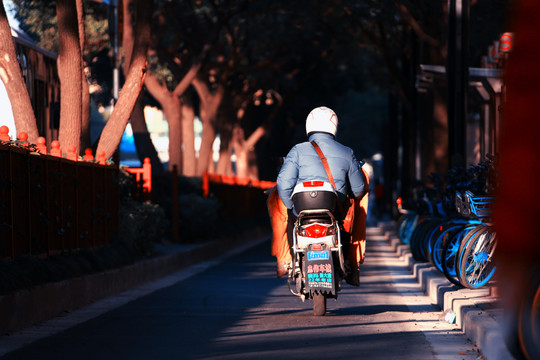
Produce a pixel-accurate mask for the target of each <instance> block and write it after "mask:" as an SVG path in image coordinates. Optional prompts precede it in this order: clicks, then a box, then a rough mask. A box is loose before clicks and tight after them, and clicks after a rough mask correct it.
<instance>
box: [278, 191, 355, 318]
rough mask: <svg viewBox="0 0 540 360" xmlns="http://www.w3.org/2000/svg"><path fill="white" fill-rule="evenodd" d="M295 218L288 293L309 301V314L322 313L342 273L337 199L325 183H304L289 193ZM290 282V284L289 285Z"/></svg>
mask: <svg viewBox="0 0 540 360" xmlns="http://www.w3.org/2000/svg"><path fill="white" fill-rule="evenodd" d="M292 201H293V204H294V208H295V210H296V212H297V213H298V217H297V218H296V221H295V223H294V228H293V237H292V238H293V241H292V253H293V261H292V266H291V268H290V269H289V278H288V285H289V290H290V292H291V293H292V294H293V295H295V296H298V297H299V298H300V299H301V300H302V301H305V300H306V299H311V300H312V301H313V314H314V315H315V316H323V315H325V313H326V299H327V298H334V299H337V293H338V291H340V284H341V281H342V280H343V277H344V274H345V273H346V271H345V265H344V257H343V248H342V244H341V233H340V227H339V223H338V221H337V220H336V218H335V216H334V211H335V209H336V204H337V201H338V197H337V194H336V192H335V191H334V189H333V187H332V185H331V184H330V183H329V182H326V181H308V182H303V183H300V184H298V185H296V187H295V188H294V190H293V195H292ZM293 282H294V284H293Z"/></svg>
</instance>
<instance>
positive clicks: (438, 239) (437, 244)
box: [429, 220, 476, 272]
mask: <svg viewBox="0 0 540 360" xmlns="http://www.w3.org/2000/svg"><path fill="white" fill-rule="evenodd" d="M474 226H476V225H473V224H470V223H468V221H467V220H463V221H457V222H449V223H447V224H442V225H441V228H440V231H439V232H438V233H437V234H435V236H434V237H433V238H432V239H431V242H430V244H429V247H430V250H429V256H430V261H431V263H432V264H433V265H434V266H435V267H436V268H437V270H439V271H440V272H444V271H443V268H442V259H443V255H442V253H443V250H444V245H445V244H446V242H448V241H449V240H450V238H452V237H453V236H459V237H460V239H459V242H460V243H461V239H462V238H463V237H464V236H465V235H466V234H467V232H468V231H469V230H470V229H471V228H472V227H474Z"/></svg>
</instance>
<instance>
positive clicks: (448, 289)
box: [378, 222, 514, 360]
mask: <svg viewBox="0 0 540 360" xmlns="http://www.w3.org/2000/svg"><path fill="white" fill-rule="evenodd" d="M378 227H379V228H380V229H382V232H383V234H384V235H385V236H387V237H388V239H389V241H390V243H391V245H392V247H393V248H394V251H395V253H396V255H397V256H398V257H400V258H401V259H403V260H404V261H405V263H406V264H407V265H408V268H409V269H410V270H411V272H412V274H413V275H414V277H415V279H416V280H417V282H418V284H419V285H420V286H421V288H422V290H423V291H424V294H425V295H426V296H428V297H429V298H430V299H431V301H432V303H433V304H436V305H438V306H439V308H441V310H442V311H447V310H448V311H452V312H453V313H454V314H455V324H456V325H457V326H458V327H459V328H460V329H461V330H462V331H463V332H464V333H465V334H466V335H467V336H468V337H469V338H470V339H471V341H472V342H473V343H475V344H476V346H477V347H478V348H479V349H480V351H481V352H482V355H484V357H485V359H488V360H507V359H514V357H513V356H512V355H511V354H510V351H509V350H508V348H507V347H506V344H505V340H504V335H503V334H504V330H503V327H502V323H501V319H500V318H501V314H502V312H503V310H502V308H501V307H500V306H499V298H498V297H496V296H495V295H494V294H493V291H492V290H493V289H492V288H480V289H466V288H460V287H458V286H455V285H453V284H452V283H450V281H448V279H446V277H445V276H444V275H443V274H441V273H440V272H439V271H438V270H437V269H436V268H435V267H434V266H433V265H431V264H430V263H420V262H417V261H415V260H414V259H413V257H412V254H411V251H410V248H409V246H408V245H406V244H403V243H402V242H401V240H400V239H399V238H398V236H397V232H396V225H395V223H393V222H380V223H379V224H378ZM497 318H499V319H497Z"/></svg>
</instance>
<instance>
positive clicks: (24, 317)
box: [0, 229, 266, 335]
mask: <svg viewBox="0 0 540 360" xmlns="http://www.w3.org/2000/svg"><path fill="white" fill-rule="evenodd" d="M263 234H266V231H265V230H263V229H255V230H253V231H251V232H249V235H246V234H242V236H241V237H238V238H234V239H220V240H214V241H211V242H207V243H202V244H197V245H194V246H192V247H189V248H186V247H183V248H178V249H176V250H175V251H174V252H173V253H169V254H160V255H157V256H155V257H153V258H151V259H145V260H141V261H138V262H136V263H134V264H131V265H128V266H124V267H121V268H118V269H114V270H109V271H105V272H102V273H96V274H90V275H87V276H84V277H78V278H73V279H67V280H63V281H60V282H56V283H50V284H45V285H42V286H38V287H35V288H32V289H28V290H21V291H17V292H14V293H12V294H9V295H4V296H0V335H4V334H9V333H13V332H15V331H18V330H22V329H24V328H27V327H29V326H31V325H35V324H38V323H40V322H43V321H45V320H49V319H52V318H54V317H56V316H58V315H60V314H62V313H64V312H73V311H74V310H76V309H78V308H81V307H83V306H85V305H88V304H90V303H93V302H95V301H98V300H100V299H103V298H106V297H109V296H111V295H114V294H118V293H120V292H122V291H125V290H128V289H131V288H133V287H135V286H138V285H142V284H144V283H147V282H150V281H154V280H157V279H159V278H162V277H164V276H166V275H169V274H171V273H173V272H175V271H178V270H181V269H183V268H186V267H188V266H190V265H194V264H197V263H200V262H203V261H205V260H210V259H213V258H217V257H218V256H220V255H223V254H224V253H226V252H228V251H230V250H233V249H237V248H240V247H242V246H243V245H246V244H249V242H250V241H253V240H256V239H257V238H259V237H261V236H262V235H263Z"/></svg>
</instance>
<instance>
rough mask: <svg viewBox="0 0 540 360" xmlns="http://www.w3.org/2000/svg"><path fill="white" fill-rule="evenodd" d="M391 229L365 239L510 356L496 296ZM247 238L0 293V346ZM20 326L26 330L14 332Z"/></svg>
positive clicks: (494, 353) (380, 226)
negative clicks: (421, 257) (457, 276)
mask: <svg viewBox="0 0 540 360" xmlns="http://www.w3.org/2000/svg"><path fill="white" fill-rule="evenodd" d="M395 228H396V227H395V223H394V222H392V221H384V222H379V223H377V224H374V225H373V226H370V227H368V230H367V233H368V247H369V240H370V239H375V238H378V239H384V240H385V241H388V244H389V245H390V248H391V249H392V251H391V253H390V256H393V257H395V258H396V260H399V261H400V262H402V263H403V264H405V265H406V266H407V267H408V268H409V270H410V276H408V279H407V282H408V283H409V284H413V285H415V286H420V287H421V288H422V289H423V291H424V293H425V294H426V296H428V297H429V298H430V299H431V302H432V303H433V304H436V305H438V306H439V308H440V309H441V314H442V311H444V310H447V311H448V312H450V311H451V312H452V313H453V314H455V326H456V327H458V328H461V329H462V330H463V332H464V333H465V334H466V335H467V336H468V337H469V338H470V339H471V340H472V342H473V343H475V344H476V346H477V347H478V348H479V349H480V351H481V352H482V354H483V355H484V357H485V358H487V359H490V360H491V359H513V357H512V356H511V355H510V353H509V352H508V349H507V348H506V346H505V344H504V339H503V330H502V326H501V324H502V321H503V318H502V309H501V308H500V307H499V306H498V298H497V296H496V295H495V294H493V293H492V292H491V290H490V289H489V288H484V289H477V290H470V289H459V288H457V287H456V286H453V285H451V284H450V282H449V281H448V280H447V279H446V278H445V277H444V276H443V275H442V274H440V273H439V272H438V271H437V270H436V269H435V268H434V267H433V266H431V265H430V264H427V263H417V262H415V261H414V259H413V258H412V255H411V253H410V250H409V248H408V245H405V244H402V243H401V242H400V240H399V239H398V237H397V234H396V229H395ZM259 235H260V234H259ZM256 237H257V236H256ZM256 237H255V238H256ZM259 237H260V236H259ZM253 240H254V237H253V236H250V237H243V238H242V239H236V240H235V241H232V242H225V244H223V245H218V244H216V243H211V244H200V245H197V246H174V247H167V248H164V249H161V255H160V256H157V257H155V258H153V259H150V260H145V261H142V262H139V263H136V264H134V265H131V266H129V267H126V268H123V269H118V270H115V271H110V272H107V273H106V274H94V275H90V276H88V277H85V278H78V279H72V280H66V281H65V282H62V283H61V284H50V285H47V286H43V287H40V288H38V289H33V290H30V291H23V292H19V293H17V294H13V295H10V296H7V297H6V296H4V297H0V313H1V314H0V329H1V330H2V331H1V334H6V333H11V335H12V336H11V340H10V339H9V338H7V337H6V336H2V337H0V348H1V345H2V343H4V344H7V343H10V342H11V343H12V344H13V340H15V339H16V338H17V334H21V333H24V332H25V331H26V332H27V333H28V331H30V333H32V331H33V330H32V329H31V328H32V326H31V325H32V324H36V323H40V322H42V321H45V320H47V319H49V318H53V317H55V316H57V315H58V314H62V313H65V312H73V311H75V310H76V309H77V308H80V307H82V306H84V305H87V304H89V303H92V302H99V300H100V299H105V298H106V297H107V296H110V295H112V294H116V293H120V292H122V291H126V290H127V289H130V288H133V287H136V286H139V285H140V284H144V283H148V282H150V281H153V280H155V279H159V278H163V277H164V276H166V275H167V274H171V273H173V272H175V271H178V269H180V268H183V267H186V266H187V265H189V264H195V263H198V262H204V261H208V260H209V259H212V258H216V257H219V256H220V255H223V253H224V252H225V249H231V248H236V251H242V249H246V248H249V247H250V246H254V245H256V244H257V243H260V242H254V241H253ZM222 243H223V241H222ZM386 256H388V254H387V255H386ZM134 279H135V280H134ZM393 281H394V282H395V283H396V284H397V286H398V287H399V286H401V285H400V279H393ZM403 286H404V285H403ZM149 291H151V290H149ZM10 327H11V328H10ZM25 328H26V330H23V331H19V332H17V331H16V330H21V329H25ZM28 329H30V330H28ZM45 335H46V334H45ZM2 338H3V339H2ZM19 338H21V337H20V336H19ZM21 339H22V340H21V342H20V344H19V346H24V344H25V343H27V342H28V341H31V339H30V338H25V337H24V336H23V337H22V338H21ZM0 350H1V349H0Z"/></svg>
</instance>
